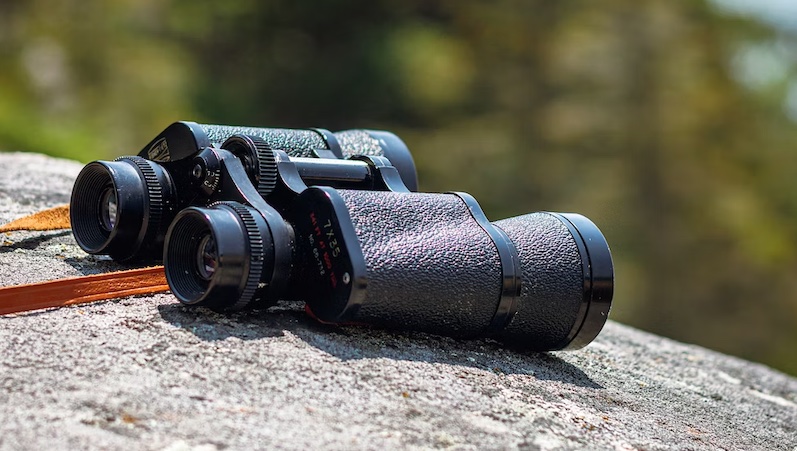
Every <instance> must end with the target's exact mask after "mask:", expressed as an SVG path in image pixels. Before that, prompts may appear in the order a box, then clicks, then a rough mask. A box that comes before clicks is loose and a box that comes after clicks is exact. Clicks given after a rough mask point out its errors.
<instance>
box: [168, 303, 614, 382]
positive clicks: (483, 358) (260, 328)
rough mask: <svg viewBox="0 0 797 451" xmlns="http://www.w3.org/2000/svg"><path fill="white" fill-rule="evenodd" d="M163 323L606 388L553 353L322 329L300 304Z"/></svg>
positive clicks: (209, 333)
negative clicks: (290, 336) (287, 337)
mask: <svg viewBox="0 0 797 451" xmlns="http://www.w3.org/2000/svg"><path fill="white" fill-rule="evenodd" d="M158 310H159V311H160V314H161V316H162V317H163V319H164V320H166V321H168V322H170V323H172V324H174V325H176V326H178V327H181V328H183V329H186V330H188V331H190V332H192V333H194V334H195V335H196V336H197V337H199V338H200V339H202V340H206V341H216V340H223V339H225V338H227V337H237V338H240V339H243V340H253V339H260V338H269V337H277V336H282V335H283V334H284V332H285V331H288V332H290V333H291V334H293V335H295V336H297V337H298V338H300V339H302V340H303V341H304V342H306V343H307V344H309V345H311V346H313V347H315V348H316V349H318V350H320V351H322V352H325V353H327V354H329V355H332V356H335V357H337V358H339V359H341V360H344V361H346V360H355V359H393V360H406V361H417V362H427V363H440V364H448V365H457V366H463V367H471V368H476V369H480V370H484V371H489V372H492V373H495V374H522V375H528V376H532V377H534V378H536V379H538V380H550V381H560V382H564V383H567V384H571V385H576V386H579V387H585V388H595V389H602V388H603V387H602V386H601V385H599V384H597V383H596V382H594V381H593V380H592V379H590V378H589V376H587V375H586V374H585V373H584V372H583V371H581V369H579V368H578V367H576V366H574V365H572V364H570V363H568V362H566V361H564V360H562V359H560V358H559V357H557V356H555V355H553V354H550V353H530V352H529V353H526V352H518V351H515V350H511V349H506V348H504V347H502V346H501V345H500V344H499V343H497V342H494V341H491V340H457V339H453V338H448V337H442V336H438V335H431V334H426V333H421V332H411V331H389V330H381V329H375V328H370V327H354V326H347V327H341V326H334V325H325V324H321V323H318V322H317V321H315V320H313V319H312V318H310V317H309V316H308V315H306V314H305V313H304V312H303V309H302V308H301V304H298V303H280V305H278V306H276V307H272V308H270V309H267V310H252V311H247V312H237V313H232V314H219V313H216V312H214V311H212V310H209V309H206V308H190V307H186V306H182V305H180V304H171V305H161V306H159V307H158Z"/></svg>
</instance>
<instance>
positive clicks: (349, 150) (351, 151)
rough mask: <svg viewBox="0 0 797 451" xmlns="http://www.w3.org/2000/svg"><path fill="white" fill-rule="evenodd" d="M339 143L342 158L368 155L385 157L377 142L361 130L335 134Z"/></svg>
mask: <svg viewBox="0 0 797 451" xmlns="http://www.w3.org/2000/svg"><path fill="white" fill-rule="evenodd" d="M335 137H336V138H338V143H340V150H341V151H343V157H344V158H349V157H352V156H354V155H368V156H376V157H381V156H384V155H385V151H384V149H382V146H380V145H379V141H378V140H376V139H375V138H373V137H372V136H371V135H369V134H368V133H366V132H365V131H363V130H346V131H342V132H337V133H335Z"/></svg>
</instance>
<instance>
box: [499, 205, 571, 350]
mask: <svg viewBox="0 0 797 451" xmlns="http://www.w3.org/2000/svg"><path fill="white" fill-rule="evenodd" d="M493 224H494V225H495V226H497V227H500V228H501V229H502V230H503V231H504V232H506V234H507V236H509V239H510V240H512V242H514V243H515V246H516V247H517V250H518V255H519V257H520V264H521V267H522V269H523V286H522V289H521V294H520V302H519V303H518V309H517V313H516V314H515V316H514V318H513V319H512V321H511V322H510V323H509V325H508V326H507V327H506V328H505V329H504V331H503V332H502V333H500V334H499V335H498V337H497V338H498V339H500V340H501V341H503V342H505V343H506V344H508V345H511V346H515V347H519V348H524V349H533V350H555V349H561V348H562V347H564V346H566V345H567V342H566V339H567V335H568V333H569V332H570V330H571V329H572V328H573V323H574V322H575V320H576V318H577V317H578V308H579V306H580V304H581V302H582V299H583V297H584V294H583V293H584V291H583V287H584V275H583V269H582V263H581V262H582V260H581V258H582V257H581V255H580V254H579V252H578V247H577V246H576V242H575V240H574V238H573V235H572V234H571V233H570V231H569V230H568V228H567V227H566V226H565V225H564V224H563V223H562V222H561V221H560V220H559V219H558V218H556V217H554V216H552V215H549V214H547V213H532V214H528V215H523V216H517V217H514V218H509V219H504V220H502V221H496V222H494V223H493Z"/></svg>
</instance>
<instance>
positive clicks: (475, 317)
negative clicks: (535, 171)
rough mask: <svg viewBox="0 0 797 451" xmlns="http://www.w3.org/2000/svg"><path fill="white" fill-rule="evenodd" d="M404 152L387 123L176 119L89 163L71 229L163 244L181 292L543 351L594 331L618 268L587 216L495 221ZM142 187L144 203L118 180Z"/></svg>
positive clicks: (215, 304)
mask: <svg viewBox="0 0 797 451" xmlns="http://www.w3.org/2000/svg"><path fill="white" fill-rule="evenodd" d="M255 130H259V131H255ZM375 135H376V136H375ZM264 136H265V138H264ZM219 141H221V143H220V144H219ZM276 146H284V148H288V149H287V150H288V151H287V152H286V151H283V149H279V148H277V147H276ZM317 146H322V147H321V148H318V147H317ZM341 157H345V159H341ZM393 158H395V159H399V160H402V162H401V163H400V165H403V167H404V169H403V170H402V169H401V168H399V167H396V165H394V164H393ZM407 162H409V163H410V164H411V163H412V159H411V156H409V151H407V150H406V146H404V145H403V143H402V142H401V140H400V139H399V138H398V137H396V136H395V135H392V134H390V133H389V132H369V131H361V130H353V131H347V132H340V133H336V134H332V133H329V132H324V131H318V129H308V130H301V131H283V130H278V129H249V128H240V127H222V126H203V125H199V124H193V123H176V124H173V125H172V126H171V127H169V128H167V129H166V130H165V131H164V132H163V133H162V134H161V135H159V136H158V137H156V139H154V140H153V141H152V142H151V143H150V144H149V145H148V146H146V147H145V148H144V149H143V150H142V152H141V153H140V154H139V155H138V156H136V157H123V159H122V160H118V161H117V162H113V163H111V162H94V163H90V164H89V165H87V166H86V168H84V171H83V172H81V175H80V176H79V177H78V180H77V181H76V184H75V189H74V192H73V198H72V210H71V211H72V213H71V214H72V216H73V230H74V233H75V236H76V238H77V239H78V243H79V244H80V245H81V247H83V248H84V249H85V250H87V251H88V252H91V253H108V254H110V255H111V256H112V257H114V258H116V259H118V260H126V259H131V258H133V257H135V258H137V259H139V260H146V259H156V258H157V257H158V255H157V254H158V252H160V253H161V254H160V255H162V257H163V263H164V267H165V271H166V277H167V280H168V282H169V286H170V288H171V290H172V292H173V294H174V295H175V296H176V297H177V298H178V299H179V300H180V301H181V302H183V303H184V304H187V305H203V306H207V307H210V308H213V309H214V310H219V311H228V310H240V309H245V308H251V307H253V306H261V307H264V306H268V305H271V303H273V302H276V301H277V300H294V301H302V302H305V303H306V310H307V311H308V313H310V314H311V315H312V316H314V317H315V318H317V319H318V320H320V321H322V322H326V323H335V324H369V325H375V326H379V327H387V328H398V329H412V330H418V331H424V332H429V333H436V334H442V335H448V336H453V337H461V338H476V337H489V338H493V339H495V340H498V341H500V342H502V343H503V344H505V345H507V346H510V347H515V348H520V349H528V350H538V351H547V350H558V349H576V348H580V347H582V346H584V345H586V344H588V343H589V342H591V341H592V340H593V339H594V338H595V336H597V334H598V333H599V332H600V330H601V328H602V327H603V324H604V323H605V321H606V319H607V317H608V312H609V308H610V306H611V299H612V293H613V275H614V274H613V266H612V260H611V255H610V252H609V247H608V244H607V243H606V240H605V239H604V237H603V235H602V234H601V232H600V231H599V230H598V228H597V227H596V226H595V225H594V224H593V223H592V222H591V221H589V219H587V218H585V217H583V216H581V215H577V214H570V213H567V214H565V213H545V212H543V213H532V214H528V215H523V216H518V217H514V218H509V219H505V220H502V221H497V222H490V221H488V220H487V218H486V217H485V215H484V213H483V212H482V210H481V208H480V207H479V204H478V202H477V201H476V200H475V199H474V198H473V197H472V196H470V195H468V194H465V193H436V194H435V193H417V192H414V191H415V188H416V186H415V185H414V184H415V183H416V179H415V169H414V165H412V166H411V171H409V170H408V169H407V167H408V166H407V165H408V163H407ZM123 165H124V166H123ZM153 174H154V175H153ZM136 177H138V179H137V182H136V181H135V180H134V179H135V178H136ZM152 180H157V181H158V182H157V183H155V182H152ZM136 183H138V185H136ZM156 184H157V185H158V186H160V188H161V190H160V191H159V192H155V191H157V190H152V189H150V188H149V186H155V185H156ZM134 185H136V186H138V187H139V189H138V192H145V193H146V194H145V195H144V196H143V197H144V198H145V199H144V201H140V200H139V201H136V199H133V198H135V197H136V196H135V195H131V194H130V191H135V190H130V189H125V187H128V186H134ZM142 186H145V187H147V188H146V189H142V188H141V187H142ZM153 193H154V194H153ZM159 196H160V197H159ZM139 197H142V196H139ZM153 199H154V201H153ZM159 199H168V201H167V200H159ZM110 200H115V202H116V205H115V206H114V208H110V207H109V205H111V204H112V202H110ZM158 203H160V205H161V207H160V208H159V209H158V208H155V209H153V208H152V207H153V205H154V204H158ZM153 218H155V219H153ZM142 224H143V226H142ZM88 230H90V231H91V233H87V231H88ZM98 230H99V232H98ZM79 235H80V236H79ZM120 237H124V238H123V239H120ZM87 243H88V244H89V245H86V244H87ZM92 243H93V244H92ZM131 243H132V244H133V245H131ZM109 251H110V252H109Z"/></svg>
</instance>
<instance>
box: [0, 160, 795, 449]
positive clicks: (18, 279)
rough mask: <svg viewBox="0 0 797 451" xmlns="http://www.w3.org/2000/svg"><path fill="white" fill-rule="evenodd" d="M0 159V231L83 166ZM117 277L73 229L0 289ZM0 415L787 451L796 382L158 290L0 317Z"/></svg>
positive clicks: (7, 437) (146, 437)
mask: <svg viewBox="0 0 797 451" xmlns="http://www.w3.org/2000/svg"><path fill="white" fill-rule="evenodd" d="M0 165H1V166H2V167H3V168H5V171H4V177H2V178H0V223H4V222H7V221H10V220H12V219H16V218H18V217H21V216H24V215H27V214H30V213H33V212H36V211H39V210H41V209H43V208H46V207H52V206H55V205H59V204H63V203H67V202H68V201H69V195H70V191H71V186H72V182H73V181H74V177H75V176H76V175H77V173H78V172H79V170H80V168H81V165H80V164H78V163H75V162H70V161H65V160H57V159H52V158H48V157H44V156H40V155H32V154H24V153H10V154H3V153H0ZM119 268H120V267H119V266H117V265H116V264H115V263H113V262H110V261H108V260H107V259H101V258H95V257H92V256H89V255H87V254H85V253H84V252H83V251H81V250H80V249H79V248H78V247H77V245H76V244H75V241H74V239H73V238H72V236H71V234H70V233H69V232H68V231H55V232H12V233H9V234H0V285H2V286H10V285H17V284H23V283H30V282H37V281H44V280H50V279H56V278H61V277H68V276H79V275H84V274H91V273H97V272H105V271H109V270H112V269H119ZM616 302H617V303H621V302H622V300H617V301H616ZM796 358H797V355H796ZM0 418H1V419H2V421H0V449H121V448H124V449H131V450H138V449H142V450H143V449H165V450H170V451H177V450H203V451H205V450H221V449H438V448H439V449H473V450H477V449H478V450H482V449H532V450H537V449H541V450H550V449H609V450H631V449H645V450H658V449H744V450H751V449H783V450H795V449H797V379H795V378H793V377H789V376H787V375H784V374H782V373H779V372H777V371H774V370H772V369H770V368H767V367H764V366H762V365H758V364H754V363H751V362H747V361H743V360H740V359H737V358H733V357H730V356H727V355H723V354H719V353H716V352H712V351H710V350H707V349H704V348H701V347H697V346H691V345H687V344H682V343H677V342H675V341H672V340H669V339H666V338H662V337H658V336H654V335H651V334H648V333H645V332H641V331H639V330H636V329H633V328H630V327H627V326H624V325H621V324H618V323H615V322H612V321H609V322H608V324H607V325H606V327H605V328H604V330H603V332H602V333H601V334H600V335H599V336H598V338H597V339H596V340H595V341H594V342H593V343H592V344H591V345H589V346H588V347H586V348H585V349H583V350H580V351H575V352H554V353H544V354H535V353H518V352H514V351H509V350H505V349H502V348H501V347H499V346H498V345H496V344H495V343H493V342H490V341H486V340H481V341H458V340H453V339H449V338H444V337H439V336H433V335H426V334H419V333H408V332H388V331H381V330H373V329H366V328H355V327H330V326H323V325H320V324H317V323H316V322H314V321H313V320H311V319H310V318H308V317H307V316H306V315H305V314H304V312H303V310H302V308H301V306H298V305H292V304H289V303H285V304H281V305H279V306H277V307H275V308H272V309H269V310H264V311H255V312H249V313H245V314H234V315H219V314H216V313H214V312H212V311H209V310H205V309H187V308H185V307H183V306H181V305H180V304H178V303H177V301H176V300H175V299H174V298H173V297H172V296H171V295H170V294H158V295H152V296H141V297H134V298H126V299H116V300H111V301H105V302H97V303H92V304H84V305H79V306H73V307H65V308H58V309H50V310H40V311H35V312H29V313H22V314H13V315H6V316H0Z"/></svg>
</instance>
